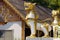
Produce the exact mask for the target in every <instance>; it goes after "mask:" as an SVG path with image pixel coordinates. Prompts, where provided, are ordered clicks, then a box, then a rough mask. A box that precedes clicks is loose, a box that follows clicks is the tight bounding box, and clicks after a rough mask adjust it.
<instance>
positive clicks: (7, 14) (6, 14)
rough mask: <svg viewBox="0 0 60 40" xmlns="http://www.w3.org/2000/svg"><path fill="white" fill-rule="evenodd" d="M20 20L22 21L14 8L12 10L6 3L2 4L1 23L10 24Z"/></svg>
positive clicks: (0, 6) (0, 8) (0, 10)
mask: <svg viewBox="0 0 60 40" xmlns="http://www.w3.org/2000/svg"><path fill="white" fill-rule="evenodd" d="M19 20H21V19H20V17H19V15H17V14H16V13H15V11H14V10H12V8H10V7H9V6H8V5H7V4H5V3H4V2H0V21H5V22H9V21H19Z"/></svg>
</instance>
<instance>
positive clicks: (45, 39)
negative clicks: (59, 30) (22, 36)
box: [26, 37, 60, 40]
mask: <svg viewBox="0 0 60 40" xmlns="http://www.w3.org/2000/svg"><path fill="white" fill-rule="evenodd" d="M26 40H60V38H43V37H36V38H29V37H26Z"/></svg>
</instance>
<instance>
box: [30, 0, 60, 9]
mask: <svg viewBox="0 0 60 40" xmlns="http://www.w3.org/2000/svg"><path fill="white" fill-rule="evenodd" d="M29 1H30V2H33V3H34V2H35V3H37V4H38V5H42V6H44V7H48V8H51V9H58V8H60V0H29Z"/></svg>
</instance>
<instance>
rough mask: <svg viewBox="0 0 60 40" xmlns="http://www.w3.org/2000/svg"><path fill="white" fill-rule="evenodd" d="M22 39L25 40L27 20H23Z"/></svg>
mask: <svg viewBox="0 0 60 40" xmlns="http://www.w3.org/2000/svg"><path fill="white" fill-rule="evenodd" d="M22 40H25V22H24V21H22Z"/></svg>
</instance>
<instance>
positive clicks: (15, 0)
mask: <svg viewBox="0 0 60 40" xmlns="http://www.w3.org/2000/svg"><path fill="white" fill-rule="evenodd" d="M24 2H25V1H23V0H0V40H25V39H26V37H27V36H29V35H30V34H31V31H30V28H29V26H28V25H27V23H26V21H25V17H26V15H27V13H26V10H25V7H26V6H24ZM27 11H28V10H27ZM35 13H36V14H38V15H39V18H38V22H39V21H40V20H41V22H42V23H44V22H48V23H49V24H50V22H52V21H53V19H52V16H51V15H52V14H51V10H50V9H49V8H45V7H42V6H39V5H36V6H35ZM36 31H37V33H36V37H41V36H43V34H44V33H43V32H42V31H40V30H36ZM51 35H52V33H51ZM51 37H52V36H51Z"/></svg>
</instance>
